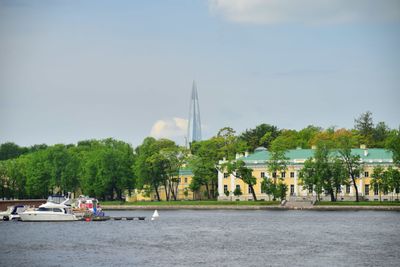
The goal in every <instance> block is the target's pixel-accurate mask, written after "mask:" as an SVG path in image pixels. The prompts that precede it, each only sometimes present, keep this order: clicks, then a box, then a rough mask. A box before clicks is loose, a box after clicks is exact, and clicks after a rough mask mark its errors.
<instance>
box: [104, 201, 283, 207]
mask: <svg viewBox="0 0 400 267" xmlns="http://www.w3.org/2000/svg"><path fill="white" fill-rule="evenodd" d="M100 204H101V205H103V206H109V205H121V206H122V205H126V206H217V205H218V206H271V205H278V204H279V201H216V200H198V201H187V200H183V201H138V202H120V201H101V202H100Z"/></svg>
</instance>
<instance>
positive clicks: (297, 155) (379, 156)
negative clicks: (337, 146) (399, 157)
mask: <svg viewBox="0 0 400 267" xmlns="http://www.w3.org/2000/svg"><path fill="white" fill-rule="evenodd" d="M314 152H315V149H291V150H288V151H287V152H286V153H285V155H286V157H287V158H289V162H290V163H291V164H296V163H302V162H304V161H305V160H306V159H308V158H311V157H313V156H314ZM333 153H334V154H335V155H338V152H337V151H334V152H333ZM351 153H352V154H353V155H358V156H360V158H361V160H362V161H363V162H365V163H379V162H385V163H391V162H393V159H392V158H393V154H392V152H391V151H389V150H386V149H382V148H369V149H359V148H357V149H352V150H351ZM270 155H271V154H270V152H269V151H267V150H261V149H260V150H256V151H255V152H254V153H253V154H250V155H248V156H247V157H241V158H239V159H240V160H243V161H244V162H246V163H247V164H265V163H266V161H267V160H269V159H270Z"/></svg>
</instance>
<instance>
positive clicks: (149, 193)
mask: <svg viewBox="0 0 400 267" xmlns="http://www.w3.org/2000/svg"><path fill="white" fill-rule="evenodd" d="M192 178H193V173H192V171H191V170H190V169H187V168H183V169H181V170H180V171H179V176H178V183H177V184H176V185H177V186H175V188H174V193H175V195H176V199H177V200H192V199H198V198H199V196H197V194H194V193H193V192H192V191H191V190H190V189H189V185H190V183H191V182H192ZM158 192H159V194H160V198H161V200H163V201H165V200H166V192H165V188H164V186H160V187H159V189H158ZM170 200H174V198H173V196H172V193H170ZM126 201H128V202H134V201H157V195H156V193H155V191H154V189H152V188H149V189H148V190H146V189H143V190H138V189H135V190H134V192H132V194H131V195H130V196H129V195H126Z"/></svg>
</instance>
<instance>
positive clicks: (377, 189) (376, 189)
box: [374, 186, 379, 196]
mask: <svg viewBox="0 0 400 267" xmlns="http://www.w3.org/2000/svg"><path fill="white" fill-rule="evenodd" d="M377 195H379V188H378V187H377V186H374V196H377Z"/></svg>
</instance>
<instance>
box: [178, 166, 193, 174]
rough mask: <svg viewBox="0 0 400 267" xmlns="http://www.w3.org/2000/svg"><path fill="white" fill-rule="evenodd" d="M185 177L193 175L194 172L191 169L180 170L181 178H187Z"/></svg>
mask: <svg viewBox="0 0 400 267" xmlns="http://www.w3.org/2000/svg"><path fill="white" fill-rule="evenodd" d="M185 175H193V172H192V170H191V169H189V168H182V169H180V170H179V176H185Z"/></svg>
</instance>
